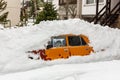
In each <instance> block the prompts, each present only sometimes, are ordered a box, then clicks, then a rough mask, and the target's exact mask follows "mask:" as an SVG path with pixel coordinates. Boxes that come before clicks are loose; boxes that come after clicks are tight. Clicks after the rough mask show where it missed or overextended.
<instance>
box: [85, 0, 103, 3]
mask: <svg viewBox="0 0 120 80" xmlns="http://www.w3.org/2000/svg"><path fill="white" fill-rule="evenodd" d="M102 2H104V0H99V3H102ZM93 3H96V0H86V4H93Z"/></svg>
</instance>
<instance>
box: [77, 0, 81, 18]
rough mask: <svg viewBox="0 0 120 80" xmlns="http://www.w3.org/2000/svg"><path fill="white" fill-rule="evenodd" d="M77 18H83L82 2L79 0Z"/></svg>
mask: <svg viewBox="0 0 120 80" xmlns="http://www.w3.org/2000/svg"><path fill="white" fill-rule="evenodd" d="M76 18H80V19H81V18H82V0H77V14H76Z"/></svg>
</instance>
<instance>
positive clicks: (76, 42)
mask: <svg viewBox="0 0 120 80" xmlns="http://www.w3.org/2000/svg"><path fill="white" fill-rule="evenodd" d="M68 40H69V41H68V42H69V45H70V46H82V45H86V42H85V41H84V39H83V38H82V37H80V36H69V37H68Z"/></svg>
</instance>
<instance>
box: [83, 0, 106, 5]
mask: <svg viewBox="0 0 120 80" xmlns="http://www.w3.org/2000/svg"><path fill="white" fill-rule="evenodd" d="M87 1H88V0H85V4H86V5H92V4H96V0H93V3H87ZM104 1H105V0H103V1H102V2H100V1H99V4H102V3H104Z"/></svg>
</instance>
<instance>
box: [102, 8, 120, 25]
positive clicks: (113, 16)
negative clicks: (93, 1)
mask: <svg viewBox="0 0 120 80" xmlns="http://www.w3.org/2000/svg"><path fill="white" fill-rule="evenodd" d="M119 10H120V8H118V9H117V10H116V11H115V13H114V14H113V15H112V14H111V16H110V17H109V18H108V20H107V21H106V22H105V23H104V24H103V25H104V26H105V25H106V24H107V23H108V22H109V21H110V20H111V19H112V18H113V17H114V16H115V15H116V13H117V12H118V11H119Z"/></svg>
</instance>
